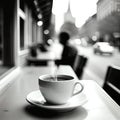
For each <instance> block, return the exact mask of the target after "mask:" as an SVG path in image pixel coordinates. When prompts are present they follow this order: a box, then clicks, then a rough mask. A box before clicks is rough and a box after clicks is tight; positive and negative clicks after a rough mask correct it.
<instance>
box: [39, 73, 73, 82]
mask: <svg viewBox="0 0 120 120" xmlns="http://www.w3.org/2000/svg"><path fill="white" fill-rule="evenodd" d="M57 76H58V77H61V76H64V77H69V78H70V79H68V80H60V81H48V80H44V78H46V77H47V78H49V77H54V75H53V74H45V75H40V76H39V78H38V80H40V81H45V82H69V81H73V80H74V77H73V76H71V75H66V74H58V75H57Z"/></svg>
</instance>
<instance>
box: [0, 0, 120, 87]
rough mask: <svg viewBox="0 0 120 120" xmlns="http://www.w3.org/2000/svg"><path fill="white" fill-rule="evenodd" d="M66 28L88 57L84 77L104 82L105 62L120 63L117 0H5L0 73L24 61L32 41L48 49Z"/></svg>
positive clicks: (119, 4) (1, 9)
mask: <svg viewBox="0 0 120 120" xmlns="http://www.w3.org/2000/svg"><path fill="white" fill-rule="evenodd" d="M62 31H66V32H69V33H70V37H71V42H72V44H73V45H75V46H76V48H77V49H78V50H79V54H81V55H85V56H86V57H87V58H88V63H87V65H86V68H85V71H84V75H83V78H82V79H95V80H96V81H97V82H98V83H99V84H100V85H102V84H103V81H104V77H105V74H106V70H107V67H108V66H109V65H112V64H114V65H116V66H120V62H119V61H120V1H119V0H89V1H88V0H84V1H80V0H11V1H10V3H9V4H8V1H7V0H1V1H0V76H1V77H3V76H5V75H6V73H9V72H10V71H11V69H13V68H15V67H18V66H24V65H26V57H27V56H28V55H29V48H30V47H31V46H36V45H40V46H39V47H40V48H41V51H42V52H45V51H46V46H47V47H49V46H52V45H53V44H54V43H56V41H58V34H59V33H60V32H62ZM101 42H102V43H101ZM86 74H87V75H89V77H88V76H87V75H86Z"/></svg>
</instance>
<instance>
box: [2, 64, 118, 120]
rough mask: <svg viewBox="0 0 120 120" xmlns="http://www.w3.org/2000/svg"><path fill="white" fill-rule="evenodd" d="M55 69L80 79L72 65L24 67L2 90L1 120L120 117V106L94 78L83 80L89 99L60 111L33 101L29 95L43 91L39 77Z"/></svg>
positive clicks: (61, 119) (85, 95) (75, 119)
mask: <svg viewBox="0 0 120 120" xmlns="http://www.w3.org/2000/svg"><path fill="white" fill-rule="evenodd" d="M57 69H58V70H57ZM56 70H57V71H56ZM54 72H57V74H68V75H73V76H74V77H75V79H76V80H77V79H78V78H77V76H76V75H75V73H74V71H73V70H72V68H71V67H70V66H60V67H59V68H56V67H50V66H48V67H47V66H45V67H44V66H40V67H34V66H30V67H22V68H20V73H19V75H17V76H16V77H14V78H13V80H11V83H10V85H9V87H7V88H6V89H4V91H3V92H2V93H1V94H0V120H120V107H119V106H118V105H117V104H116V103H115V102H114V101H113V100H112V98H111V97H109V95H108V94H107V93H106V92H105V91H104V90H103V89H102V88H101V87H100V86H99V85H98V84H97V83H96V82H95V81H94V80H79V82H80V83H81V84H82V85H83V87H84V89H83V91H82V92H81V93H80V94H81V95H83V96H84V97H83V98H84V99H85V100H83V101H84V102H83V103H81V104H80V105H79V106H77V107H75V108H74V109H68V110H67V111H64V109H62V111H59V110H58V109H56V110H55V109H54V110H52V109H47V108H42V107H40V106H36V105H34V104H30V103H29V102H28V101H27V100H26V97H27V96H28V94H30V93H32V92H34V91H39V86H38V77H39V76H40V75H43V74H54ZM78 88H79V86H78ZM80 100H81V99H80ZM74 104H76V103H73V105H74ZM63 106H64V105H63ZM53 108H54V106H53Z"/></svg>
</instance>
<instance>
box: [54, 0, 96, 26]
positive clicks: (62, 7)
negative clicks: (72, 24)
mask: <svg viewBox="0 0 120 120" xmlns="http://www.w3.org/2000/svg"><path fill="white" fill-rule="evenodd" d="M97 1H98V0H70V7H71V12H72V15H73V16H74V17H75V18H76V25H77V26H79V27H80V26H81V25H82V24H83V23H84V22H85V21H86V19H88V17H90V16H92V15H93V14H95V13H96V7H97V6H96V3H97ZM68 2H69V0H53V13H54V14H56V15H57V16H58V17H59V21H60V20H61V19H60V16H62V15H63V13H65V12H66V11H67V9H68Z"/></svg>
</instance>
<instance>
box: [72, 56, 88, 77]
mask: <svg viewBox="0 0 120 120" xmlns="http://www.w3.org/2000/svg"><path fill="white" fill-rule="evenodd" d="M87 61H88V58H87V57H85V56H83V55H77V57H76V60H75V62H74V66H73V70H74V71H75V73H76V75H77V76H78V78H79V79H80V78H81V77H82V74H83V71H84V68H85V66H86V64H87Z"/></svg>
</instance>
